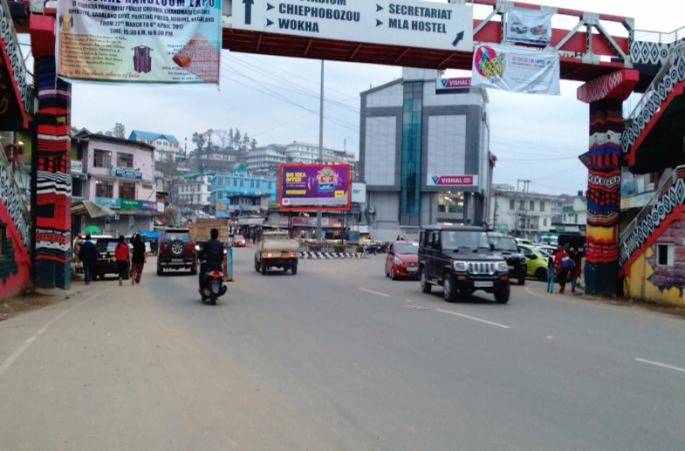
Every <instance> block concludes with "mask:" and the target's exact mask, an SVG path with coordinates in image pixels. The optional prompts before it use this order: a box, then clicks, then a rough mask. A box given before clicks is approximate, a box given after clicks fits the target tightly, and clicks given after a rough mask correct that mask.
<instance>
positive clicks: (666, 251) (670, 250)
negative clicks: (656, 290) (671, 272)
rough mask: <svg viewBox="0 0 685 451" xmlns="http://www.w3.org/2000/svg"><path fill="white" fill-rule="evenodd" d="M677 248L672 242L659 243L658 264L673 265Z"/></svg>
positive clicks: (657, 250)
mask: <svg viewBox="0 0 685 451" xmlns="http://www.w3.org/2000/svg"><path fill="white" fill-rule="evenodd" d="M674 251H675V248H674V246H673V245H672V244H658V245H657V247H656V261H657V265H658V266H673V260H674V258H673V257H674Z"/></svg>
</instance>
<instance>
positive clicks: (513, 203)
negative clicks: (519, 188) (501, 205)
mask: <svg viewBox="0 0 685 451" xmlns="http://www.w3.org/2000/svg"><path fill="white" fill-rule="evenodd" d="M515 208H516V201H514V199H509V210H513V209H515Z"/></svg>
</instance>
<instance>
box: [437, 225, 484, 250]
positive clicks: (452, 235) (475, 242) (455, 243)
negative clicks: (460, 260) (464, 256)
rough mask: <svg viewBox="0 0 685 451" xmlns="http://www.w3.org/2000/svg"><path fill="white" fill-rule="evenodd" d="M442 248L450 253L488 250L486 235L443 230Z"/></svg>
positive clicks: (467, 231) (473, 231)
mask: <svg viewBox="0 0 685 451" xmlns="http://www.w3.org/2000/svg"><path fill="white" fill-rule="evenodd" d="M441 236H442V248H443V249H444V250H448V251H449V250H452V251H473V252H475V251H477V250H478V249H490V243H489V242H488V235H487V234H486V233H485V232H481V231H477V230H463V231H462V230H443V232H442V235H441Z"/></svg>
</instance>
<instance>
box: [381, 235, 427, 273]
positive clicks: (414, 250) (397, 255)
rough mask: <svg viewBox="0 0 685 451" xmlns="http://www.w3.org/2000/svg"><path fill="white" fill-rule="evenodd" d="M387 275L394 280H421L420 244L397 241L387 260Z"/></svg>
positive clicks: (392, 246)
mask: <svg viewBox="0 0 685 451" xmlns="http://www.w3.org/2000/svg"><path fill="white" fill-rule="evenodd" d="M385 275H386V276H387V277H390V278H391V279H392V280H397V279H417V280H418V279H419V277H420V275H419V243H416V242H411V241H395V242H394V243H392V244H391V245H390V248H389V249H388V257H387V258H386V259H385Z"/></svg>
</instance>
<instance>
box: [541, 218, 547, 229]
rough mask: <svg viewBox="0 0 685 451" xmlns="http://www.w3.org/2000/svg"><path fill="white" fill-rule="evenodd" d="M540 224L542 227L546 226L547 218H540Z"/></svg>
mask: <svg viewBox="0 0 685 451" xmlns="http://www.w3.org/2000/svg"><path fill="white" fill-rule="evenodd" d="M542 226H543V227H547V218H544V219H543V220H542Z"/></svg>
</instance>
